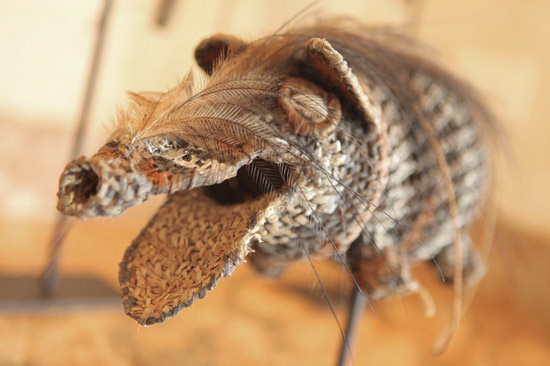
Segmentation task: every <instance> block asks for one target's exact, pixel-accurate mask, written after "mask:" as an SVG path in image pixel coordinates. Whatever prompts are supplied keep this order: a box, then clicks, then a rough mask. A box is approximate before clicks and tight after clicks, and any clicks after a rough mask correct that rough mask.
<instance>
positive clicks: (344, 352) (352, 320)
mask: <svg viewBox="0 0 550 366" xmlns="http://www.w3.org/2000/svg"><path fill="white" fill-rule="evenodd" d="M366 306H367V298H366V295H365V294H364V293H362V292H361V291H360V290H359V289H358V288H357V287H354V288H353V290H352V291H351V296H350V300H349V310H348V321H347V323H346V333H345V336H346V339H345V341H343V342H342V345H341V347H340V353H339V358H338V366H347V365H348V363H349V360H350V359H351V358H352V357H351V355H350V352H351V351H350V350H352V349H353V344H354V343H355V336H356V334H357V328H358V326H359V323H360V322H361V319H362V317H363V313H364V312H365V307H366Z"/></svg>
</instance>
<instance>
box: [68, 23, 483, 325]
mask: <svg viewBox="0 0 550 366" xmlns="http://www.w3.org/2000/svg"><path fill="white" fill-rule="evenodd" d="M344 28H345V24H339V23H336V22H329V23H326V24H320V25H317V26H315V27H309V28H308V27H305V28H299V29H295V30H293V31H292V32H290V33H287V34H277V35H273V36H270V37H266V38H262V39H259V40H257V41H254V42H251V43H245V42H243V41H240V40H239V39H237V38H234V37H231V36H225V35H216V36H213V37H211V38H208V39H206V40H205V41H203V42H202V43H201V44H200V45H199V46H198V47H197V49H196V52H195V56H196V60H197V62H198V64H199V66H200V67H201V68H202V70H203V71H204V76H202V77H201V78H196V77H195V78H194V77H193V76H192V75H193V74H191V73H190V74H189V76H188V77H186V78H185V79H184V80H183V81H182V82H181V83H180V84H179V85H177V86H176V87H174V88H173V89H170V90H168V91H166V92H164V93H151V92H147V93H131V94H130V97H131V99H132V104H131V106H130V107H129V108H127V109H126V110H124V111H122V112H121V114H120V116H119V117H118V121H119V124H118V126H117V127H116V129H115V131H114V133H113V134H112V135H111V136H110V138H109V140H108V142H107V143H106V144H105V145H104V146H103V147H101V148H100V149H99V151H98V152H97V153H96V154H95V155H94V156H92V157H90V158H85V157H79V158H78V159H76V160H74V161H73V162H71V163H69V164H68V165H67V167H66V168H65V170H64V172H63V173H62V175H61V178H60V187H59V193H58V196H59V202H58V209H59V210H60V211H61V212H62V213H64V214H66V215H71V216H76V217H79V218H91V217H96V216H99V215H105V216H115V215H119V214H122V213H123V212H124V211H125V210H126V209H127V208H129V207H131V206H134V205H136V204H139V203H141V202H143V201H145V200H146V199H147V198H148V197H149V196H150V195H153V194H163V193H166V194H168V199H167V201H166V203H165V204H164V205H163V206H162V207H160V209H159V210H158V212H157V214H156V215H155V216H154V217H153V219H152V220H151V221H150V222H149V224H148V225H147V226H146V227H145V228H144V229H143V230H142V232H141V233H140V234H139V236H138V237H137V238H136V239H135V240H134V241H133V242H132V244H131V246H130V247H129V248H128V249H127V251H126V253H125V255H124V259H123V261H122V263H121V264H120V285H121V293H122V298H123V302H124V308H125V311H126V312H127V313H128V315H130V316H131V317H132V318H134V319H136V320H137V321H138V322H139V323H141V324H153V323H156V322H162V321H164V320H166V319H167V318H168V317H171V316H173V315H175V314H177V313H178V312H179V311H180V310H181V309H182V308H184V307H186V306H189V305H191V304H192V303H193V302H194V301H195V300H196V299H197V298H202V297H203V296H205V293H206V291H207V290H211V289H212V288H213V287H214V286H215V285H216V284H217V282H218V280H219V279H221V278H222V277H224V276H228V275H229V274H231V272H232V271H233V270H234V268H235V266H237V265H238V264H240V263H241V262H243V261H244V260H245V259H249V260H250V261H251V262H252V264H253V265H254V267H255V268H256V269H258V271H260V272H262V273H265V274H268V275H276V274H278V273H280V272H281V271H282V270H284V268H285V266H287V265H288V264H290V263H292V262H293V261H297V260H303V259H308V260H310V258H319V257H331V256H332V257H334V256H335V255H336V256H338V257H339V258H340V260H342V261H344V260H343V259H342V258H343V257H344V256H343V254H344V253H346V254H347V255H346V256H345V258H346V260H345V261H346V263H345V264H346V265H347V266H348V268H349V269H350V272H351V273H352V274H353V277H354V279H355V281H356V283H357V285H358V286H360V287H361V289H362V290H363V291H364V292H365V293H366V294H368V295H370V297H371V298H374V299H377V298H383V297H387V296H391V295H395V294H400V295H401V294H404V293H411V292H415V291H417V287H418V286H417V283H416V282H415V281H414V279H413V278H412V277H411V274H410V271H409V269H410V266H411V265H412V264H415V263H419V262H421V261H426V260H431V259H433V258H435V259H436V261H437V262H438V264H439V267H440V268H441V271H442V273H443V275H444V276H445V277H448V278H453V277H454V278H455V280H456V273H461V272H463V278H464V279H465V280H466V281H467V282H474V281H475V280H476V279H478V278H479V277H480V275H481V274H482V272H483V267H482V265H481V262H480V260H479V259H478V257H477V255H476V253H475V251H474V250H473V249H472V247H471V244H470V241H469V240H468V236H467V234H466V231H465V230H466V229H467V227H468V225H469V223H470V222H471V221H472V219H473V218H474V216H475V214H476V212H477V211H478V208H479V206H480V203H481V201H482V200H483V196H484V193H485V187H486V181H487V179H488V167H487V162H486V154H485V150H484V146H483V143H482V140H481V138H480V127H479V121H481V120H482V119H483V118H484V114H483V111H482V109H481V108H480V107H479V104H478V103H477V101H476V100H475V99H474V98H473V97H472V96H471V93H470V92H469V90H468V88H466V87H465V86H464V85H463V84H461V83H460V82H459V81H457V80H456V79H454V78H453V77H451V76H450V75H449V74H448V73H446V72H444V71H443V70H441V69H440V68H438V67H436V66H435V65H433V64H432V63H430V62H429V61H427V60H425V59H424V58H423V57H421V56H419V53H418V50H417V49H415V48H414V47H413V46H412V44H411V42H410V41H409V40H407V39H404V38H402V37H400V36H397V35H394V34H392V33H390V32H388V31H387V30H384V29H374V28H365V27H354V29H353V31H346V30H344ZM457 249H458V251H457ZM455 253H460V254H461V258H460V261H459V263H458V265H457V266H455V265H456V258H457V257H456V255H455ZM455 267H456V268H459V269H460V270H462V269H463V271H461V272H456V271H455V269H456V268H455ZM461 280H462V277H461Z"/></svg>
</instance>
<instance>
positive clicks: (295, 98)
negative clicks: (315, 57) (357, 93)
mask: <svg viewBox="0 0 550 366" xmlns="http://www.w3.org/2000/svg"><path fill="white" fill-rule="evenodd" d="M279 93H280V94H281V95H280V96H279V98H278V101H279V105H280V106H281V108H282V109H283V111H284V112H285V114H286V119H287V121H288V123H289V125H290V128H291V129H292V131H294V133H295V134H298V135H303V136H315V137H318V138H322V137H326V136H328V135H329V134H331V133H332V132H333V131H334V130H335V129H336V126H338V124H339V123H340V118H341V117H342V109H341V106H340V101H339V100H338V97H336V95H334V94H332V93H329V92H327V91H326V90H324V89H322V88H320V87H319V86H318V85H316V84H314V83H313V82H311V81H308V80H305V79H302V78H294V77H290V78H287V79H286V80H284V82H283V84H282V86H281V89H280V91H279Z"/></svg>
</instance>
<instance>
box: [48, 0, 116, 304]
mask: <svg viewBox="0 0 550 366" xmlns="http://www.w3.org/2000/svg"><path fill="white" fill-rule="evenodd" d="M112 5H113V0H104V2H103V9H102V12H101V18H100V21H99V24H98V26H97V33H96V41H95V45H94V50H93V54H92V62H91V64H90V70H89V73H88V80H87V82H86V89H85V92H84V97H83V100H82V107H81V109H80V115H79V118H78V123H77V129H76V133H75V137H74V142H73V147H72V151H71V158H72V159H74V158H75V157H76V156H77V155H78V154H80V153H81V151H82V143H83V141H84V136H85V134H86V129H87V126H88V120H89V116H90V109H91V106H92V102H93V97H94V94H95V88H96V83H97V75H98V73H99V67H100V63H101V55H102V53H103V48H104V44H105V37H106V34H107V31H106V29H107V23H108V19H109V16H110V14H111V9H112ZM69 227H70V221H69V219H68V218H67V217H65V216H61V215H59V214H58V217H57V222H56V225H55V229H54V234H53V238H52V240H51V241H50V253H49V256H48V262H47V264H46V266H45V268H44V271H43V273H42V276H41V278H40V280H41V283H42V292H43V295H44V296H48V295H51V294H52V292H53V291H54V290H55V288H56V285H57V282H58V271H57V268H58V262H59V256H60V253H61V248H62V246H63V240H64V238H65V235H66V233H67V231H68V230H69Z"/></svg>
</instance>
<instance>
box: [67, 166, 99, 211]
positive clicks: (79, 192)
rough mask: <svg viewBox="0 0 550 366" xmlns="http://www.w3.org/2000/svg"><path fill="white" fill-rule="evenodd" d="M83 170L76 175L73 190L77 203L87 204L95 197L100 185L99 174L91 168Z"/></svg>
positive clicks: (83, 168)
mask: <svg viewBox="0 0 550 366" xmlns="http://www.w3.org/2000/svg"><path fill="white" fill-rule="evenodd" d="M81 168H82V169H80V170H78V171H76V172H75V173H74V178H75V180H74V186H73V189H72V190H73V192H74V201H75V203H84V202H87V201H88V200H89V199H90V197H93V196H95V194H96V193H97V186H98V183H99V178H98V176H97V174H96V173H95V172H94V171H93V170H92V169H91V168H90V169H86V168H85V167H81Z"/></svg>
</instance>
